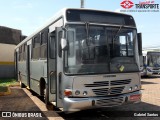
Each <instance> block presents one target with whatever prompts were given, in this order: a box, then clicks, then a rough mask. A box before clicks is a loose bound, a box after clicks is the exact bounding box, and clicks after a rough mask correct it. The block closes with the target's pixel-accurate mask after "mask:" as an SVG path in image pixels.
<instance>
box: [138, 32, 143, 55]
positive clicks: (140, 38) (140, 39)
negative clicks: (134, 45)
mask: <svg viewBox="0 0 160 120" xmlns="http://www.w3.org/2000/svg"><path fill="white" fill-rule="evenodd" d="M137 38H138V52H139V55H142V33H137Z"/></svg>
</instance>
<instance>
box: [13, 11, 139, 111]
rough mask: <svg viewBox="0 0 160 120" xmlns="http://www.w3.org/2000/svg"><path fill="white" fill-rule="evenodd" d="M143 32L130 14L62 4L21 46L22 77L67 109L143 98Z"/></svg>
mask: <svg viewBox="0 0 160 120" xmlns="http://www.w3.org/2000/svg"><path fill="white" fill-rule="evenodd" d="M138 36H140V34H137V29H136V24H135V22H134V19H133V17H132V16H130V15H127V14H121V13H115V12H109V11H101V10H93V9H75V8H66V9H63V10H61V11H60V12H59V13H57V14H56V15H55V16H54V17H53V18H52V19H51V20H50V21H49V22H48V23H46V24H45V25H44V26H42V27H41V28H40V29H38V30H37V31H36V32H34V33H33V34H32V35H30V36H29V37H27V38H26V39H25V40H24V41H22V42H21V43H20V44H18V45H17V46H16V48H15V52H16V58H17V59H16V70H17V76H18V80H19V81H20V83H21V87H24V86H27V87H29V88H30V89H32V90H33V91H35V92H36V93H38V94H39V95H42V96H44V99H45V103H46V105H47V104H48V103H53V104H54V105H55V106H56V107H58V108H61V109H62V110H63V111H78V110H83V109H90V108H97V107H113V106H119V105H124V104H127V103H138V102H140V101H141V92H140V89H141V84H140V77H141V76H140V64H139V55H140V54H142V53H141V52H142V51H141V50H142V48H141V39H140V37H138ZM138 38H139V39H138Z"/></svg>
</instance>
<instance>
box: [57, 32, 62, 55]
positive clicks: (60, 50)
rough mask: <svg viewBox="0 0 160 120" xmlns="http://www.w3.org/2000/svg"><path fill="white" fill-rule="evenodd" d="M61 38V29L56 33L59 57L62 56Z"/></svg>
mask: <svg viewBox="0 0 160 120" xmlns="http://www.w3.org/2000/svg"><path fill="white" fill-rule="evenodd" d="M61 38H62V31H60V32H59V33H58V55H59V57H62V48H61Z"/></svg>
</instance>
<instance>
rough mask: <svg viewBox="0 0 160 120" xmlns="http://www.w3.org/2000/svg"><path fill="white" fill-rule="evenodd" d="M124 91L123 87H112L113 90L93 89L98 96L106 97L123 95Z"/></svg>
mask: <svg viewBox="0 0 160 120" xmlns="http://www.w3.org/2000/svg"><path fill="white" fill-rule="evenodd" d="M123 89H124V86H122V87H112V88H99V89H92V91H93V92H94V93H95V94H96V95H98V96H106V95H116V94H121V93H122V91H123Z"/></svg>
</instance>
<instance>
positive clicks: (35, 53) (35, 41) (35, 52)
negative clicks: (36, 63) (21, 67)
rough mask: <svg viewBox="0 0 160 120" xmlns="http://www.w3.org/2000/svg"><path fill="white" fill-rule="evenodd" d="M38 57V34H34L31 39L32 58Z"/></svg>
mask: <svg viewBox="0 0 160 120" xmlns="http://www.w3.org/2000/svg"><path fill="white" fill-rule="evenodd" d="M39 57H40V35H39V34H38V35H36V36H35V37H34V39H33V49H32V59H39Z"/></svg>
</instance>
